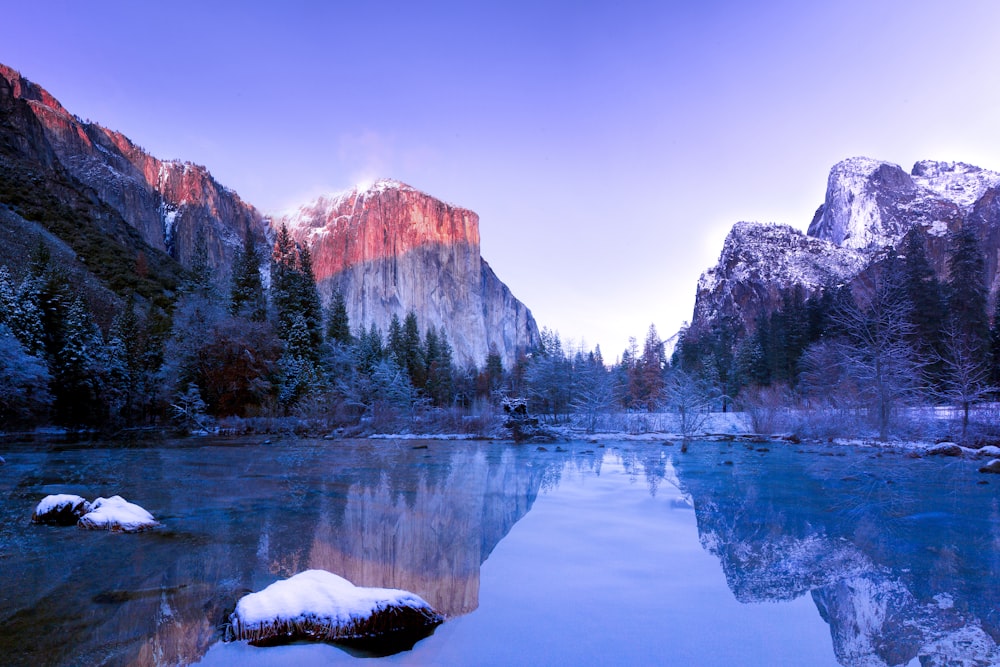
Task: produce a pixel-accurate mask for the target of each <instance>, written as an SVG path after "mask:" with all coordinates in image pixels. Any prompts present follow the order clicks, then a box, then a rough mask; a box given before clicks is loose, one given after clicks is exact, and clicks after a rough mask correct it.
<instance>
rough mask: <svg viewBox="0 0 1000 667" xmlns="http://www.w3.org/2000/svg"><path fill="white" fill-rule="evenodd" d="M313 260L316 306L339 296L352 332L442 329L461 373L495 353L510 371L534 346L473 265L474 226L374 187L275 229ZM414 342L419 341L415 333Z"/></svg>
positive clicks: (465, 213) (458, 214) (477, 261)
mask: <svg viewBox="0 0 1000 667" xmlns="http://www.w3.org/2000/svg"><path fill="white" fill-rule="evenodd" d="M282 224H284V225H287V226H288V228H289V231H290V232H291V233H292V236H293V237H294V238H295V239H296V241H298V242H299V243H302V244H305V245H307V246H308V247H309V249H310V251H311V252H312V258H313V266H314V269H315V273H316V279H317V282H318V283H319V285H320V290H321V293H322V295H323V297H324V298H325V299H329V297H330V295H331V294H332V293H333V292H334V290H340V291H341V292H342V293H343V294H344V297H345V299H346V302H347V309H348V316H349V317H350V320H351V322H352V323H353V324H354V326H355V327H359V326H365V327H368V326H370V325H371V324H372V323H374V324H375V325H376V326H378V327H379V328H380V329H382V331H383V332H384V331H386V330H387V329H388V326H389V322H390V320H391V318H392V316H393V315H396V316H398V317H399V318H400V320H402V319H403V318H404V317H405V316H406V314H407V313H408V312H409V311H411V310H412V311H414V312H415V313H416V315H417V317H418V320H419V323H420V326H421V329H422V332H423V330H426V328H427V327H429V326H431V327H435V328H438V327H441V326H443V327H444V328H445V331H446V333H447V335H448V340H449V342H450V343H451V345H452V347H453V348H454V352H455V359H456V361H457V362H459V363H460V364H463V365H464V364H468V363H474V364H476V365H478V366H482V364H483V362H484V360H485V359H486V355H487V354H488V353H489V352H490V351H491V350H492V349H495V350H496V351H497V352H498V353H500V355H501V357H502V358H503V359H504V362H505V364H506V365H507V366H508V367H510V365H511V364H512V363H513V362H514V360H515V359H516V357H517V355H518V353H520V352H524V351H527V350H529V349H531V348H533V347H534V346H535V345H536V344H537V342H538V327H537V325H536V324H535V320H534V318H533V317H532V315H531V312H530V311H529V310H528V309H527V308H526V307H525V306H524V304H522V303H521V302H520V301H518V300H517V299H516V298H514V296H513V295H512V294H511V292H510V290H509V289H508V288H507V286H506V285H504V284H503V283H502V282H500V280H499V279H498V278H497V277H496V275H495V274H494V273H493V271H492V269H490V267H489V265H488V264H487V263H486V262H485V261H484V260H483V259H482V257H481V256H480V250H479V216H478V215H476V214H475V213H474V212H472V211H470V210H468V209H464V208H461V207H457V206H452V205H450V204H446V203H444V202H442V201H440V200H438V199H435V198H434V197H431V196H429V195H427V194H424V193H423V192H420V191H419V190H416V189H414V188H412V187H410V186H408V185H405V184H403V183H399V182H397V181H392V180H380V181H377V182H375V183H373V184H371V185H368V186H364V187H360V186H359V187H356V188H353V189H351V190H348V191H346V192H343V193H340V194H337V195H331V196H327V197H321V198H319V199H317V200H316V201H314V202H312V203H310V204H306V205H305V206H302V207H300V208H299V209H297V210H296V211H294V212H293V213H290V214H288V215H285V216H282V217H279V218H277V219H275V220H274V222H273V225H274V226H275V228H277V227H279V226H280V225H282ZM422 332H421V333H422Z"/></svg>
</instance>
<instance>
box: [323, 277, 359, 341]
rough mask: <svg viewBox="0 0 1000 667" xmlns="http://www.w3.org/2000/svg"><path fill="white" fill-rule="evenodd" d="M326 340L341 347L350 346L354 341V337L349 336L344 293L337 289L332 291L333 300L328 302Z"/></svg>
mask: <svg viewBox="0 0 1000 667" xmlns="http://www.w3.org/2000/svg"><path fill="white" fill-rule="evenodd" d="M326 338H327V340H329V341H336V342H338V343H341V344H342V345H350V344H351V343H352V342H353V340H354V337H353V336H351V322H350V320H349V319H348V317H347V303H346V302H345V301H344V293H343V292H341V291H340V290H339V289H338V290H334V292H333V298H332V299H331V300H330V310H329V313H328V314H327V322H326Z"/></svg>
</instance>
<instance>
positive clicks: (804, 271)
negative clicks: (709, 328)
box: [692, 222, 867, 326]
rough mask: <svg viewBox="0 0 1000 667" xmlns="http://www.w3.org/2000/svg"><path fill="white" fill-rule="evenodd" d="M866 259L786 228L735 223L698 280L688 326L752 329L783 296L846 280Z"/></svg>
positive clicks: (813, 291)
mask: <svg viewBox="0 0 1000 667" xmlns="http://www.w3.org/2000/svg"><path fill="white" fill-rule="evenodd" d="M866 258H867V256H866V255H865V254H864V253H862V252H861V251H858V250H855V249H853V248H842V247H839V246H837V245H836V244H834V243H831V242H830V241H826V240H822V239H817V238H813V237H810V236H806V235H805V234H803V233H802V232H801V231H799V230H797V229H793V228H792V227H789V226H788V225H778V224H764V223H759V222H738V223H736V224H735V225H733V228H732V230H731V231H730V232H729V235H728V236H727V237H726V240H725V243H724V244H723V247H722V253H721V254H720V255H719V262H718V264H716V265H715V266H714V267H712V268H711V269H709V270H707V271H705V272H704V273H703V274H702V275H701V279H700V280H699V281H698V292H697V295H696V298H695V307H694V316H693V318H692V324H695V323H708V322H712V321H714V320H716V319H717V318H719V317H731V318H733V320H735V321H736V322H738V323H743V324H744V325H747V326H752V325H753V323H754V321H755V320H756V318H757V315H758V314H760V313H761V312H762V311H763V312H770V311H771V310H773V309H775V308H777V307H778V306H780V305H781V300H782V293H783V292H786V291H788V290H790V289H792V288H802V289H803V291H804V296H809V295H811V294H813V293H815V292H816V291H817V290H819V289H820V288H822V287H825V286H827V285H830V284H838V283H843V282H847V281H849V280H850V279H851V278H853V277H854V276H856V275H857V274H858V272H859V271H861V269H862V268H863V267H864V265H865V262H866Z"/></svg>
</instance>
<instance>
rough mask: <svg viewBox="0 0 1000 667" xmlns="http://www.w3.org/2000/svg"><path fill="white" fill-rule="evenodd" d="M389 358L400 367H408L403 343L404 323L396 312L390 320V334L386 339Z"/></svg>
mask: <svg viewBox="0 0 1000 667" xmlns="http://www.w3.org/2000/svg"><path fill="white" fill-rule="evenodd" d="M386 347H387V350H386V352H387V353H388V355H389V358H390V359H392V360H393V362H395V364H396V365H397V366H399V367H400V368H406V348H405V347H404V345H403V323H402V322H400V321H399V316H398V315H396V313H393V314H392V318H391V319H390V320H389V335H388V338H387V340H386Z"/></svg>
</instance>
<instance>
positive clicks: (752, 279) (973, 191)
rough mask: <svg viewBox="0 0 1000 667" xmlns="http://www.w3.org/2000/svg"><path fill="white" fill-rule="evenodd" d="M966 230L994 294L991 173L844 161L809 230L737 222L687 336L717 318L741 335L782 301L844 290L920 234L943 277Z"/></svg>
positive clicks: (997, 206) (996, 199) (997, 180)
mask: <svg viewBox="0 0 1000 667" xmlns="http://www.w3.org/2000/svg"><path fill="white" fill-rule="evenodd" d="M965 225H973V226H974V229H975V230H976V232H977V234H978V235H979V239H980V242H981V244H982V247H983V249H984V251H985V254H986V260H987V261H986V265H987V266H986V269H987V284H988V285H989V286H990V295H991V298H992V297H994V296H995V295H996V293H997V288H998V284H1000V283H998V280H1000V278H998V272H997V260H998V257H1000V173H996V172H992V171H988V170H985V169H981V168H979V167H975V166H972V165H968V164H964V163H961V162H937V161H931V160H925V161H921V162H917V163H916V165H914V167H913V169H912V170H911V172H910V173H907V172H906V171H904V170H903V169H902V168H901V167H899V166H898V165H895V164H892V163H890V162H884V161H880V160H873V159H871V158H864V157H856V158H850V159H847V160H844V161H842V162H840V163H838V164H836V165H834V167H833V168H832V169H831V170H830V175H829V178H828V180H827V189H826V197H825V200H824V202H823V203H822V204H821V205H820V206H819V208H818V209H817V211H816V214H815V216H814V217H813V219H812V222H811V223H810V224H809V227H808V231H807V232H805V233H803V232H801V231H798V230H796V229H794V228H792V227H788V226H785V225H776V224H760V223H745V222H741V223H737V224H736V225H735V226H734V227H733V229H732V231H731V232H730V233H729V236H728V237H727V238H726V241H725V243H724V244H723V249H722V253H721V255H720V257H719V262H718V264H717V265H716V266H715V267H713V268H710V269H708V270H707V271H706V272H705V273H703V274H702V276H701V279H700V280H699V282H698V291H697V296H696V300H695V308H694V314H693V316H692V321H691V328H692V330H695V331H703V330H707V329H708V328H710V327H711V326H712V325H713V323H715V322H717V321H719V320H720V319H723V318H725V319H728V320H729V321H730V322H732V323H733V324H734V325H735V326H736V327H737V328H738V329H741V330H744V331H746V330H750V329H752V328H753V327H754V323H755V321H756V318H757V316H758V315H760V314H761V313H769V312H771V311H773V310H775V309H776V308H777V307H778V306H779V305H780V304H781V298H782V297H781V295H782V293H783V292H787V291H789V290H791V289H795V288H801V289H802V290H803V291H804V294H805V296H809V295H811V294H815V293H816V292H817V291H818V290H819V289H821V288H823V287H825V286H829V285H837V284H844V283H848V282H851V281H852V280H854V279H856V278H857V277H858V276H859V275H861V274H862V273H864V272H865V270H866V269H868V268H869V267H870V266H872V265H873V264H874V263H875V262H876V261H878V260H879V259H880V258H882V257H884V256H885V253H886V252H894V251H897V250H898V249H899V246H900V244H901V242H902V239H903V237H904V235H905V234H906V233H907V232H908V231H910V230H911V229H914V228H916V229H917V230H919V231H920V232H921V233H922V235H923V237H924V239H925V242H926V246H927V254H928V258H929V259H930V262H931V264H932V266H933V267H934V269H935V271H936V272H937V274H938V276H939V277H943V276H944V275H945V273H946V261H947V252H948V243H949V235H950V234H951V233H952V232H955V231H957V230H959V229H962V228H963V227H964V226H965Z"/></svg>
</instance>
